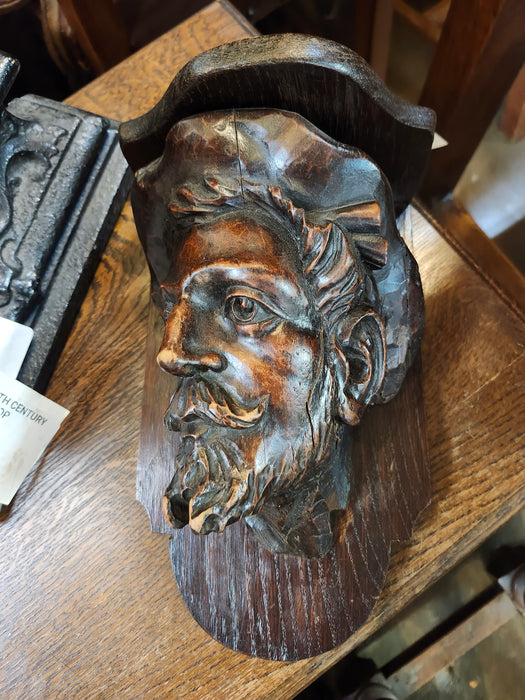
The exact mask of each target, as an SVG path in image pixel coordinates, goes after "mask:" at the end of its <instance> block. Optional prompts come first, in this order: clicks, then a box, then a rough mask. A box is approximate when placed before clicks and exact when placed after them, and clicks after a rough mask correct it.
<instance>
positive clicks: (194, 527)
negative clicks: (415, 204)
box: [121, 35, 433, 659]
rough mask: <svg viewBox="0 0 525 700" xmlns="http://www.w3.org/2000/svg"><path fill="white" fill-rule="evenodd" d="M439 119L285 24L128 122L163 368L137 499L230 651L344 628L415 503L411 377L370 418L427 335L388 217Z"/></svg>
mask: <svg viewBox="0 0 525 700" xmlns="http://www.w3.org/2000/svg"><path fill="white" fill-rule="evenodd" d="M432 133H433V115H432V113H431V112H429V110H424V109H422V108H418V107H412V106H410V105H408V104H407V103H405V102H402V101H400V100H399V99H397V98H395V97H394V96H393V95H391V94H390V93H389V92H388V91H387V89H386V88H385V87H384V86H383V85H382V84H381V83H380V81H379V79H378V78H377V77H376V76H375V74H374V73H373V72H372V71H371V69H370V68H369V67H368V66H367V65H366V64H365V63H364V62H363V61H362V60H361V59H360V58H359V57H358V56H356V55H355V54H353V53H352V52H351V51H349V50H348V49H346V48H344V47H341V46H339V45H337V44H334V43H332V42H329V41H322V40H317V39H312V38H307V37H301V36H295V35H292V36H290V35H285V36H274V37H261V38H254V39H246V40H243V41H240V42H236V43H234V44H229V45H226V46H222V47H219V48H217V49H213V50H211V51H208V52H206V53H204V54H202V55H201V56H198V57H197V58H196V59H194V60H193V61H191V62H190V63H189V64H187V65H186V66H185V67H184V68H183V69H182V71H180V73H179V74H178V75H177V76H176V77H175V79H174V81H173V82H172V84H171V86H170V87H169V88H168V91H167V92H166V94H165V96H164V97H163V98H162V100H161V101H160V102H159V104H158V105H157V106H156V107H155V108H154V109H153V110H152V111H151V112H149V113H148V114H146V115H145V116H143V117H141V118H139V119H137V120H134V121H132V122H128V123H126V124H124V125H122V127H121V143H122V148H123V151H124V154H125V156H126V158H127V159H128V161H129V163H130V164H131V166H132V167H133V169H134V171H135V178H136V182H135V185H134V190H133V193H132V203H133V210H134V215H135V220H136V224H137V229H138V232H139V236H140V239H141V242H142V245H143V247H144V250H145V252H146V256H147V259H148V262H149V266H150V270H151V279H152V297H153V300H154V302H155V305H156V306H157V307H158V309H159V310H160V313H161V315H162V317H163V319H164V322H165V328H164V337H163V339H162V342H161V344H160V349H159V350H158V354H157V363H158V365H159V366H160V368H161V369H162V370H164V371H165V372H166V373H168V375H171V379H168V378H166V377H163V375H162V373H161V372H160V371H159V370H158V368H155V367H154V366H153V363H152V362H149V363H148V369H147V377H146V386H145V403H144V425H143V435H142V441H141V457H140V464H139V474H138V492H139V499H140V500H141V501H142V502H143V503H144V504H145V506H146V508H147V509H148V512H149V514H150V517H151V520H152V524H153V528H154V529H155V530H158V531H164V532H170V534H171V535H172V538H171V541H170V549H171V556H172V563H173V567H174V571H175V576H176V578H177V581H178V584H179V588H180V590H181V593H182V595H183V597H184V599H185V601H186V603H187V604H188V607H189V608H190V610H191V611H192V613H193V615H194V616H195V617H196V619H197V620H198V621H199V623H200V624H201V625H202V626H203V627H204V628H205V629H206V630H208V631H209V632H210V633H211V634H212V635H213V636H214V637H215V638H216V639H218V640H219V641H220V642H222V643H224V644H226V645H227V646H230V647H232V648H233V649H237V650H240V651H244V652H246V653H250V654H254V655H257V656H262V657H267V658H274V659H298V658H303V657H305V656H311V655H314V654H318V653H321V652H323V651H327V650H328V649H331V648H332V647H334V646H336V645H337V644H340V643H341V642H343V641H344V640H345V639H346V638H347V637H348V636H349V635H350V634H351V633H352V632H353V631H354V630H355V629H356V628H357V627H358V626H359V625H360V624H362V623H363V622H364V620H365V619H366V617H367V615H368V614H369V613H370V610H371V608H372V606H373V604H374V602H375V600H376V598H377V596H378V595H379V592H380V590H381V587H382V585H383V582H384V578H385V574H386V568H387V563H388V558H389V553H390V546H391V542H392V541H393V540H395V539H404V538H406V537H408V536H409V535H410V532H411V527H412V523H413V521H414V519H415V517H416V516H417V515H418V513H419V512H420V510H421V509H422V508H423V507H424V506H425V505H426V503H427V502H428V498H429V482H428V472H427V461H426V453H425V448H424V421H423V420H422V401H421V387H420V381H419V374H418V372H417V370H416V369H414V368H413V369H412V370H411V372H410V376H409V379H408V384H405V386H404V387H403V389H402V391H401V394H400V395H399V397H398V398H397V399H396V400H395V402H394V403H392V404H389V405H385V406H383V407H378V408H374V409H373V410H372V411H370V413H369V414H367V416H365V418H364V419H363V420H361V419H362V416H363V411H364V409H365V408H366V406H367V405H368V404H373V403H376V404H382V403H385V404H386V402H388V401H390V399H392V398H393V397H394V396H395V395H396V394H398V392H399V391H400V387H401V384H402V382H403V380H404V378H405V375H406V374H407V370H408V368H409V367H410V366H411V365H412V362H413V360H414V357H415V355H416V354H417V351H418V348H419V344H420V341H421V336H422V332H423V325H424V308H423V297H422V291H421V283H420V280H419V274H418V270H417V265H416V263H415V261H414V259H413V257H412V255H411V253H410V252H409V250H408V248H407V246H406V245H405V243H404V241H403V240H402V239H401V237H400V236H399V233H398V230H397V227H396V211H397V213H398V214H400V213H401V212H402V211H403V209H404V208H405V206H406V204H407V203H408V201H409V200H410V198H411V196H412V195H413V192H414V190H415V188H416V187H417V184H418V182H419V180H420V178H421V174H422V169H423V167H424V163H425V159H426V155H427V153H428V151H429V149H430V145H431V141H432ZM152 325H153V324H152ZM154 332H155V331H154V329H153V328H152V335H153V336H154ZM154 342H155V341H154V338H153V342H152V346H153V343H154ZM150 354H151V353H150ZM163 413H164V414H165V415H164V421H163V423H164V424H163V425H162V420H161V418H162V414H163ZM356 426H359V427H356ZM161 503H163V507H164V516H165V519H164V520H161V516H160V505H161Z"/></svg>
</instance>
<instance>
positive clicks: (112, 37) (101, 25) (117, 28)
mask: <svg viewBox="0 0 525 700" xmlns="http://www.w3.org/2000/svg"><path fill="white" fill-rule="evenodd" d="M58 5H59V6H60V9H61V11H62V12H63V13H64V16H65V18H66V20H67V21H68V23H69V25H70V26H71V29H72V30H73V32H74V35H75V38H76V40H77V41H78V43H79V45H80V47H81V48H82V51H83V53H84V55H85V56H86V59H87V60H88V61H89V63H90V65H91V68H92V69H93V70H94V72H95V73H96V74H98V75H101V74H102V73H104V72H105V71H107V70H108V69H109V68H111V67H112V66H114V65H115V64H117V63H119V62H120V61H122V60H123V59H124V58H126V57H127V56H129V54H130V53H131V51H132V49H131V44H130V40H129V36H128V32H127V30H126V28H125V26H124V23H123V21H122V19H121V17H120V15H119V12H118V10H117V8H116V7H115V5H114V4H113V3H112V2H111V0H90V2H89V3H86V2H83V1H82V0H58Z"/></svg>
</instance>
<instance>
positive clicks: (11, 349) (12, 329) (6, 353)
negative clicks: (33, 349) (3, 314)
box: [0, 318, 33, 379]
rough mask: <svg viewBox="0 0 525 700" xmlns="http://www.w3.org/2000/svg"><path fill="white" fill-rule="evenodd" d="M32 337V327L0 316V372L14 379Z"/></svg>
mask: <svg viewBox="0 0 525 700" xmlns="http://www.w3.org/2000/svg"><path fill="white" fill-rule="evenodd" d="M32 339H33V329H32V328H29V327H28V326H23V325H22V324H21V323H16V322H15V321H9V320H8V319H7V318H0V372H3V373H4V374H7V376H8V377H13V378H14V379H16V377H17V374H18V372H19V371H20V367H21V366H22V362H23V361H24V358H25V356H26V353H27V349H28V348H29V345H30V343H31V340H32Z"/></svg>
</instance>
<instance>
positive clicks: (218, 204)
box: [165, 180, 376, 330]
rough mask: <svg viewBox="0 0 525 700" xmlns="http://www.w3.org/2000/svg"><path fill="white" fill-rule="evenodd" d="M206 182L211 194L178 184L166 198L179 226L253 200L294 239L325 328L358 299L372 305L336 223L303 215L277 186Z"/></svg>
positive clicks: (368, 285)
mask: <svg viewBox="0 0 525 700" xmlns="http://www.w3.org/2000/svg"><path fill="white" fill-rule="evenodd" d="M205 182H206V185H207V188H208V190H209V191H211V193H213V194H210V196H205V195H199V194H196V193H195V192H194V191H192V190H190V189H189V188H187V187H181V188H179V190H178V191H177V198H176V201H172V202H171V203H170V206H169V208H170V211H171V213H172V215H174V216H175V217H176V220H177V225H178V226H179V227H182V228H187V227H190V226H192V225H194V224H200V225H201V224H203V223H204V222H206V221H207V220H209V219H212V218H213V219H216V218H218V217H220V216H223V215H225V214H226V213H228V212H230V211H242V210H246V205H247V204H248V205H251V204H256V205H257V207H258V208H259V209H262V210H263V211H265V212H266V213H267V214H269V215H270V216H271V217H272V218H273V219H277V221H278V223H280V225H281V227H282V228H284V229H285V230H286V231H287V233H288V234H289V235H290V236H291V238H292V239H293V240H294V241H295V243H296V245H297V249H298V252H299V256H300V259H301V262H302V266H303V270H304V274H305V278H306V280H307V282H308V284H309V286H310V289H311V290H312V292H313V295H314V297H315V300H316V303H317V308H318V309H319V311H320V312H321V314H322V317H323V319H324V322H325V324H326V326H327V330H331V329H333V328H334V326H335V324H336V322H337V320H338V319H339V318H340V317H341V316H343V315H344V314H346V313H348V311H349V309H351V308H355V307H356V306H358V305H359V304H360V302H362V303H364V304H366V305H367V306H368V307H370V306H374V305H375V304H374V303H373V302H374V301H375V299H376V293H375V288H374V284H373V281H372V279H371V278H370V277H369V276H368V275H367V273H366V271H365V269H364V266H363V265H362V263H361V260H360V256H359V253H358V252H357V251H356V249H355V247H354V246H353V244H352V242H351V240H349V238H348V237H347V236H345V234H344V233H343V231H342V230H341V228H340V227H339V226H338V225H337V224H335V223H333V222H332V221H326V222H324V223H320V224H317V223H312V222H310V221H307V219H306V216H305V212H304V210H303V209H300V208H298V207H296V206H295V205H294V204H293V202H292V201H291V200H289V199H287V198H286V197H284V196H283V194H282V192H281V189H280V188H279V187H274V186H271V185H270V186H263V185H252V184H250V183H246V182H243V183H242V186H241V188H240V189H235V190H234V189H230V188H229V187H228V186H227V185H224V184H223V183H219V182H218V181H217V180H206V181H205ZM165 235H169V234H168V233H167V232H166V233H165Z"/></svg>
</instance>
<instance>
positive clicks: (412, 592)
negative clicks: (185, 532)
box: [0, 3, 525, 700]
mask: <svg viewBox="0 0 525 700" xmlns="http://www.w3.org/2000/svg"><path fill="white" fill-rule="evenodd" d="M243 32H244V25H243V24H242V23H241V24H238V23H237V20H236V19H235V16H234V15H231V14H229V10H228V7H227V6H226V5H225V4H223V3H214V4H213V5H211V6H210V7H209V8H207V9H206V10H205V11H204V12H203V13H200V14H199V15H196V16H195V17H193V18H192V19H191V20H188V22H187V23H184V24H183V25H181V26H180V27H179V28H177V29H176V30H174V31H173V32H171V33H170V34H169V35H168V38H166V37H164V38H163V39H162V40H159V42H158V43H157V42H154V43H153V44H152V45H151V46H149V47H147V49H146V50H145V52H144V53H142V54H141V57H140V60H141V61H142V63H143V68H140V64H135V63H134V61H133V57H132V59H130V60H128V61H126V62H125V63H124V64H123V65H122V66H120V67H118V68H116V69H113V71H111V72H110V74H109V77H107V76H106V75H105V76H102V77H101V78H99V79H98V80H96V81H95V83H93V84H91V86H88V88H86V90H85V91H82V92H80V93H78V94H77V95H76V96H75V97H74V98H73V101H74V102H75V103H76V104H77V106H79V107H85V108H88V109H89V108H90V107H89V105H91V108H92V109H93V107H94V104H95V102H97V103H98V105H99V107H100V109H99V111H104V112H105V113H106V114H109V115H114V116H117V115H116V112H117V110H118V111H119V112H120V113H121V115H123V117H122V116H121V118H130V117H131V116H133V115H137V114H140V113H141V112H143V111H144V109H146V108H148V107H149V106H151V105H153V104H154V103H155V102H156V100H158V98H159V97H160V95H161V94H162V93H163V91H164V89H165V88H166V87H167V84H168V83H169V80H170V79H171V76H172V70H171V67H170V69H169V70H164V68H163V67H162V66H163V64H164V63H168V64H169V65H170V66H172V65H175V64H176V62H177V61H179V63H178V65H179V66H180V65H182V64H183V63H184V61H185V60H187V59H188V58H190V57H191V55H193V54H192V53H191V48H192V47H193V48H196V49H197V50H196V51H195V53H196V52H197V51H199V50H202V49H203V48H206V47H207V46H211V45H213V43H214V41H215V40H217V41H221V40H222V41H227V40H233V39H235V38H239V37H240V36H243V35H244V34H243ZM185 42H187V43H185ZM198 44H200V47H199V46H198ZM184 46H187V47H189V48H188V53H187V54H186V55H185V56H182V60H181V53H182V51H183V47H184ZM170 47H171V48H170ZM150 61H151V63H150ZM156 66H160V68H159V71H160V73H159V72H157V69H156ZM162 71H164V73H165V82H164V84H162V79H161V76H162ZM144 74H154V75H156V76H157V82H156V83H155V84H152V86H151V92H146V89H147V88H148V84H147V82H146V81H144V90H143V91H139V90H137V89H134V90H128V89H127V88H126V86H127V85H132V86H134V87H135V88H136V87H137V85H140V76H144ZM159 81H160V82H159ZM148 89H149V88H148ZM439 231H440V229H439V227H436V226H435V225H434V224H433V223H432V222H431V221H430V220H429V219H428V217H427V216H426V215H425V214H424V213H422V211H421V210H418V211H417V212H416V214H415V215H414V223H413V240H414V243H415V246H414V252H415V254H416V256H417V257H418V259H419V261H420V268H421V275H422V280H423V287H424V291H425V296H426V300H427V334H426V339H425V341H424V343H423V368H424V369H423V382H424V392H425V409H426V416H427V434H428V439H429V453H430V461H431V466H432V483H433V492H434V494H435V496H434V500H433V502H432V504H431V505H430V506H429V508H428V509H427V510H426V511H425V512H424V514H423V516H422V518H421V519H420V521H419V522H418V524H417V526H416V529H415V532H414V535H413V537H412V539H411V540H410V542H409V543H407V544H404V545H402V546H401V547H398V548H396V551H395V553H394V555H393V557H392V562H391V567H390V571H389V574H388V576H387V580H386V585H385V588H384V590H383V593H382V594H381V597H380V598H379V600H378V602H377V605H376V608H375V610H374V612H373V615H372V617H371V618H370V619H369V620H368V622H367V623H365V625H364V626H363V627H362V628H361V629H360V630H359V631H358V632H357V633H356V634H355V635H353V636H352V637H351V639H349V640H348V641H347V642H346V643H345V644H343V645H342V646H341V647H339V648H337V649H334V650H333V651H331V652H328V653H326V654H324V655H322V656H320V657H317V658H314V659H309V660H306V661H298V662H294V663H282V662H273V661H263V660H260V659H259V660H257V659H250V658H248V657H246V656H244V655H242V654H239V653H236V652H233V651H231V650H228V649H225V648H224V647H222V646H221V645H220V644H218V643H217V642H215V641H213V640H212V639H211V638H210V637H209V636H208V635H207V634H206V633H205V632H204V631H203V630H202V629H201V628H200V627H199V625H198V624H197V623H196V622H195V621H194V620H193V619H192V617H191V615H190V614H189V612H188V611H187V609H186V606H185V605H184V603H183V601H182V598H181V596H180V595H179V594H178V593H177V592H176V589H175V586H174V584H173V574H172V571H171V566H170V563H169V561H168V557H167V542H166V541H165V538H163V537H161V536H159V535H154V534H152V533H151V532H150V527H149V523H148V518H147V516H146V514H145V512H144V509H143V508H142V506H140V505H139V504H138V503H136V502H135V501H134V497H135V485H134V480H135V466H136V453H137V443H138V431H139V424H140V397H141V392H142V386H143V371H144V345H145V337H146V324H147V313H146V312H147V304H148V295H149V292H148V285H149V280H148V277H147V272H146V269H145V267H144V263H143V262H142V257H141V256H142V254H141V253H140V249H139V244H138V242H137V240H136V238H135V236H136V233H135V229H134V226H133V224H132V223H131V210H130V207H129V206H127V205H126V207H125V208H124V211H123V216H122V217H121V219H120V221H119V223H118V225H117V227H116V231H115V234H114V236H113V237H112V238H111V239H110V242H109V245H108V247H107V248H106V252H105V255H104V256H103V259H102V263H101V264H100V265H99V268H98V270H97V273H96V275H95V279H94V281H93V283H92V285H91V287H90V290H89V292H88V295H87V297H86V300H85V302H84V305H83V308H82V310H81V313H80V316H79V318H78V319H77V322H76V324H75V326H74V329H73V331H72V333H71V336H70V338H69V341H68V343H67V345H66V348H65V350H64V352H63V353H62V355H61V358H60V361H59V364H58V368H57V371H56V372H55V374H54V376H53V378H52V381H51V384H50V386H49V391H48V395H49V396H50V398H52V399H53V400H55V401H58V402H60V403H62V405H64V406H67V407H68V408H70V409H72V414H71V415H70V416H69V418H68V420H67V421H66V422H65V424H64V427H63V430H62V431H61V433H60V434H59V435H58V436H57V438H56V440H55V441H54V443H53V445H52V446H51V449H50V450H49V452H48V453H47V455H46V457H45V458H44V459H43V460H42V462H41V463H40V465H39V466H38V467H37V469H35V471H34V472H33V473H32V474H31V475H30V476H29V477H28V478H27V479H26V481H25V482H24V484H23V486H22V489H21V491H20V492H19V495H18V496H17V497H16V499H15V501H14V503H13V505H12V507H11V508H10V509H9V510H7V512H5V513H4V511H2V515H1V517H0V568H1V571H2V576H1V577H0V600H2V609H1V612H0V629H1V630H2V634H1V635H0V684H1V687H2V692H3V693H4V694H5V695H6V696H7V697H9V698H10V699H18V698H20V699H22V698H27V697H31V696H33V697H42V698H65V697H67V698H70V697H81V698H100V697H121V698H136V697H141V698H146V699H149V698H159V697H160V698H161V697H184V698H196V699H197V698H198V699H199V700H200V698H202V697H207V698H221V699H222V698H225V697H228V698H246V697H249V698H290V697H292V696H293V695H295V694H297V693H298V692H299V691H300V690H301V689H302V688H304V687H305V686H307V685H308V684H309V683H311V682H312V681H313V680H314V679H315V678H316V677H317V676H319V675H320V674H321V673H323V671H325V670H326V669H327V668H329V667H330V666H331V665H333V664H334V663H335V662H336V661H338V660H339V659H340V658H342V657H343V656H344V655H345V654H346V653H348V652H349V651H350V650H351V649H352V648H354V647H355V646H356V645H357V644H358V643H359V642H361V641H363V640H364V639H366V638H367V637H368V636H369V635H370V634H371V633H372V632H374V631H375V630H377V629H378V628H379V627H380V626H381V624H382V623H383V622H385V621H387V620H388V619H391V618H392V617H393V616H394V615H395V614H396V613H397V612H399V611H400V610H401V609H402V608H403V607H405V606H406V605H407V604H408V603H409V602H410V601H411V600H413V598H414V597H415V596H416V595H418V594H419V593H421V592H422V591H423V590H424V589H425V588H427V587H428V586H429V585H430V584H431V583H433V582H434V581H436V580H437V579H438V578H440V577H441V575H443V573H445V571H447V570H448V569H450V568H451V567H452V566H454V565H455V564H456V563H457V562H458V561H459V560H460V559H461V558H462V557H464V556H466V555H467V554H468V553H469V552H470V551H472V550H473V549H474V548H475V547H476V546H477V545H479V544H480V543H481V542H482V541H483V540H484V539H485V538H486V537H488V536H489V535H490V534H491V533H492V532H494V531H495V530H496V529H497V528H498V527H499V526H500V525H501V524H503V523H504V522H505V521H506V520H507V519H509V518H510V517H511V516H512V515H513V514H514V513H516V512H517V511H518V510H519V509H520V507H523V504H524V501H525V493H524V491H525V486H524V483H523V481H524V480H523V463H524V453H525V445H524V442H525V438H524V435H523V426H524V424H525V420H524V418H525V416H524V415H523V414H524V410H525V408H524V406H525V402H524V400H523V398H524V397H523V393H524V392H523V376H524V373H525V366H524V365H525V358H524V356H523V345H524V343H525V328H524V324H523V323H522V321H521V320H520V319H519V317H518V316H517V315H516V314H515V312H514V311H513V310H512V309H509V308H508V307H507V306H506V304H505V303H504V302H503V301H502V299H501V298H500V297H499V296H498V295H497V294H496V293H495V291H494V290H493V289H492V288H491V287H490V286H489V285H488V284H487V282H486V280H485V279H484V277H483V274H482V271H481V270H473V269H472V268H471V267H470V265H469V264H468V262H466V261H465V259H464V258H463V257H462V256H461V255H460V254H459V253H458V252H457V251H455V250H453V249H452V248H451V247H450V245H449V244H448V243H447V242H446V241H445V240H444V239H443V238H442V236H441V234H440V232H439ZM130 273H133V274H130ZM119 362H120V363H119Z"/></svg>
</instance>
